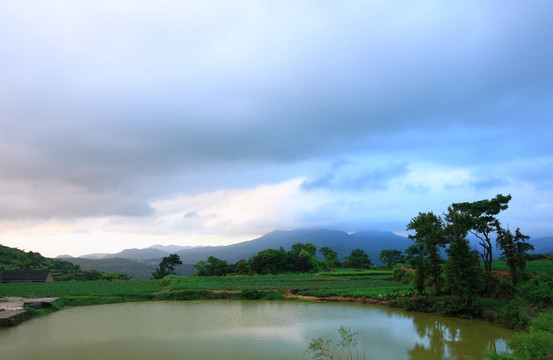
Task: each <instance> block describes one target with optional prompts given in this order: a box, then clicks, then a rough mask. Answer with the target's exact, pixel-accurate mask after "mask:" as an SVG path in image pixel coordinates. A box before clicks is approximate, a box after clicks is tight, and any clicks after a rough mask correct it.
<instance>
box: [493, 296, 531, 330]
mask: <svg viewBox="0 0 553 360" xmlns="http://www.w3.org/2000/svg"><path fill="white" fill-rule="evenodd" d="M499 322H500V324H501V325H503V326H505V327H508V328H510V329H514V330H520V331H524V330H526V329H528V327H529V326H530V323H531V319H530V316H528V314H526V312H525V311H524V309H523V307H522V304H521V303H520V301H518V300H516V299H515V300H512V301H510V302H509V303H508V304H507V306H505V308H504V309H503V310H501V311H500V312H499Z"/></svg>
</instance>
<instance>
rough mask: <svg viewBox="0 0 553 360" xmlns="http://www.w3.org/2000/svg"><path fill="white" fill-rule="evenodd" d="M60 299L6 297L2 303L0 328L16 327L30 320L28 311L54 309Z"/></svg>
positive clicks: (0, 305) (0, 303) (0, 307)
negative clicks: (55, 302)
mask: <svg viewBox="0 0 553 360" xmlns="http://www.w3.org/2000/svg"><path fill="white" fill-rule="evenodd" d="M57 300H58V298H53V297H51V298H32V299H27V298H21V297H5V298H2V302H0V327H7V326H15V325H18V324H20V323H21V322H23V321H25V320H27V319H29V318H30V314H29V312H28V311H27V310H26V309H28V308H30V309H40V308H49V307H52V303H53V302H54V301H57Z"/></svg>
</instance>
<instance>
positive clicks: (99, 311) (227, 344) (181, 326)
mask: <svg viewBox="0 0 553 360" xmlns="http://www.w3.org/2000/svg"><path fill="white" fill-rule="evenodd" d="M340 326H345V327H350V328H351V330H352V331H356V332H358V333H359V343H360V344H362V345H364V346H365V347H366V349H367V353H368V354H369V355H370V358H371V359H374V360H386V359H393V360H401V359H412V360H418V359H425V360H432V359H482V358H483V353H484V352H485V351H486V350H487V349H497V351H501V350H504V349H505V341H504V339H507V338H509V337H510V336H512V335H513V333H512V332H511V331H509V330H506V329H503V328H500V327H497V326H494V325H492V324H488V323H486V322H483V321H475V320H464V319H454V318H446V317H441V316H436V315H428V314H415V313H408V312H404V311H401V310H397V309H389V308H383V307H376V306H370V305H357V304H325V303H297V302H263V301H259V302H258V301H246V302H240V301H188V302H146V303H127V304H114V305H98V306H87V307H77V308H70V309H65V310H63V311H59V312H56V313H53V314H50V315H48V316H44V317H41V318H37V319H33V320H31V321H27V322H25V323H23V324H21V325H19V326H17V327H14V328H8V329H2V330H0V359H6V360H8V359H17V360H25V359H55V360H63V359H95V360H96V359H105V360H109V359H117V360H119V359H187V360H188V359H190V360H192V359H194V360H204V359H241V360H248V359H279V360H281V359H309V358H310V357H309V356H308V355H305V354H304V351H305V350H306V348H307V346H308V345H309V343H310V341H311V339H312V338H315V337H323V338H325V339H335V338H337V335H338V332H337V331H338V328H340Z"/></svg>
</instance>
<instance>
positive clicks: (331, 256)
mask: <svg viewBox="0 0 553 360" xmlns="http://www.w3.org/2000/svg"><path fill="white" fill-rule="evenodd" d="M319 252H320V253H321V254H322V255H323V258H324V260H323V262H322V263H323V268H324V269H325V270H332V268H333V267H335V266H337V265H338V263H339V262H340V261H339V260H338V253H337V252H336V251H334V250H332V249H331V248H330V247H328V246H323V247H322V248H320V249H319Z"/></svg>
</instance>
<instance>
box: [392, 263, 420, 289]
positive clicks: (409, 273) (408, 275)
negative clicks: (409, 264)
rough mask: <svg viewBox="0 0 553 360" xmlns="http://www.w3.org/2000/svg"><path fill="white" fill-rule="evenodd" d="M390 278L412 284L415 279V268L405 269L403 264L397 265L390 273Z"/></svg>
mask: <svg viewBox="0 0 553 360" xmlns="http://www.w3.org/2000/svg"><path fill="white" fill-rule="evenodd" d="M392 279H393V280H394V281H397V282H400V283H403V284H407V285H412V284H413V282H414V280H415V270H413V269H407V268H406V267H405V266H403V265H400V266H397V267H396V268H395V269H394V272H393V273H392Z"/></svg>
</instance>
